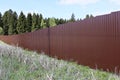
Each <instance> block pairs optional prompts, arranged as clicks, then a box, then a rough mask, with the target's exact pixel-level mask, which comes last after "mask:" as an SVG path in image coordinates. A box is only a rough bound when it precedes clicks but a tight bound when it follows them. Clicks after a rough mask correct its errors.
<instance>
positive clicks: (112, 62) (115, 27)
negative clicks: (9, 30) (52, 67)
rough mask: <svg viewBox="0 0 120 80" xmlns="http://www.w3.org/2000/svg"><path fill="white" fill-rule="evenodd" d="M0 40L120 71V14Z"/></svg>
mask: <svg viewBox="0 0 120 80" xmlns="http://www.w3.org/2000/svg"><path fill="white" fill-rule="evenodd" d="M0 40H3V41H5V42H7V43H9V44H15V45H16V44H18V45H19V46H21V47H23V48H28V49H30V50H36V51H38V52H41V51H43V52H45V53H46V54H47V55H49V56H52V57H54V56H57V57H58V58H59V59H65V60H73V61H77V62H78V63H79V64H82V65H87V66H90V67H91V68H96V67H97V68H98V69H101V68H102V69H103V70H107V69H109V70H110V71H114V70H115V69H116V68H117V69H118V70H120V12H113V13H111V14H106V15H102V16H96V17H94V18H90V19H85V20H82V21H77V22H70V23H66V24H62V25H58V26H56V27H52V28H47V29H42V30H38V31H35V32H31V33H24V34H19V35H10V36H0Z"/></svg>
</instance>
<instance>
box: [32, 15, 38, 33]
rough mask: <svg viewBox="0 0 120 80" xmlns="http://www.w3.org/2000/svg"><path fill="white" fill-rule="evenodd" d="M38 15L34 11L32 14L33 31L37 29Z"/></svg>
mask: <svg viewBox="0 0 120 80" xmlns="http://www.w3.org/2000/svg"><path fill="white" fill-rule="evenodd" d="M37 23H38V22H37V15H36V14H35V13H33V16H32V31H35V30H37Z"/></svg>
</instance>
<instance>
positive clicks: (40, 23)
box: [38, 14, 45, 29]
mask: <svg viewBox="0 0 120 80" xmlns="http://www.w3.org/2000/svg"><path fill="white" fill-rule="evenodd" d="M43 23H45V21H44V20H43V16H42V14H40V15H39V20H38V25H39V29H42V28H43Z"/></svg>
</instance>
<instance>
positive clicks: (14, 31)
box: [12, 12, 18, 34]
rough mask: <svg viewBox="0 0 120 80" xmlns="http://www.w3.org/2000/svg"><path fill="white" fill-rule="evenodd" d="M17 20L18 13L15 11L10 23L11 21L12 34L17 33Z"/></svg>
mask: <svg viewBox="0 0 120 80" xmlns="http://www.w3.org/2000/svg"><path fill="white" fill-rule="evenodd" d="M17 20H18V15H17V13H16V12H14V13H13V20H12V23H13V34H18V32H17Z"/></svg>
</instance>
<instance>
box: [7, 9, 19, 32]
mask: <svg viewBox="0 0 120 80" xmlns="http://www.w3.org/2000/svg"><path fill="white" fill-rule="evenodd" d="M8 26H9V29H8V34H17V30H16V26H17V13H16V12H13V11H12V10H9V11H8Z"/></svg>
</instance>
